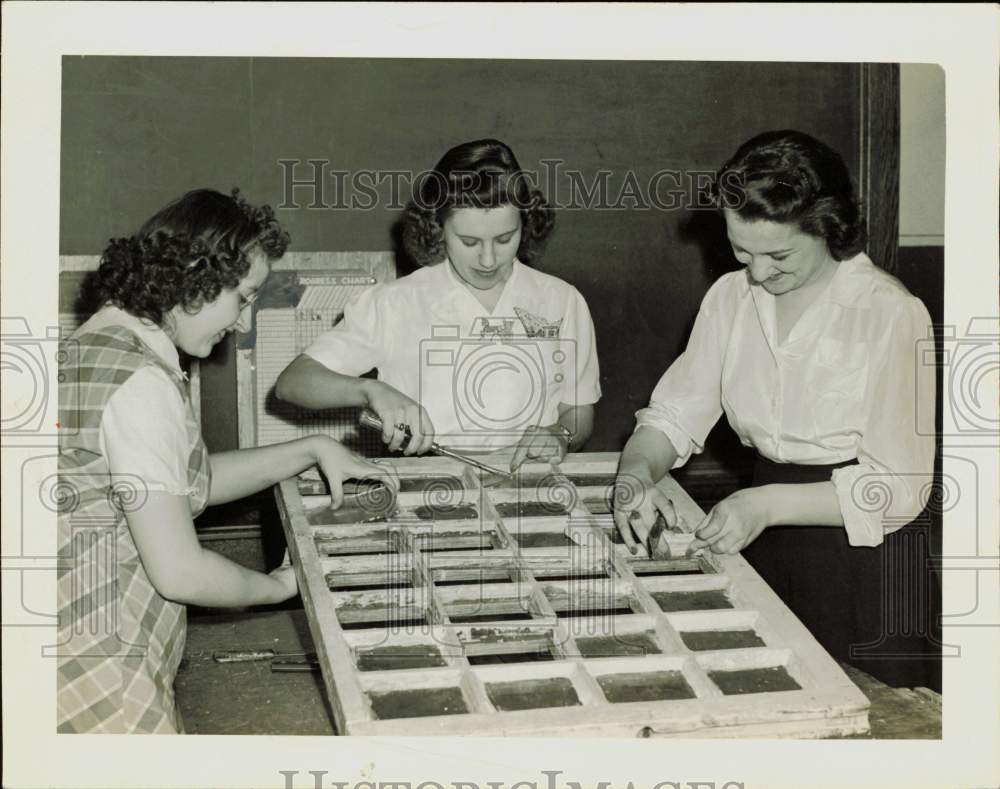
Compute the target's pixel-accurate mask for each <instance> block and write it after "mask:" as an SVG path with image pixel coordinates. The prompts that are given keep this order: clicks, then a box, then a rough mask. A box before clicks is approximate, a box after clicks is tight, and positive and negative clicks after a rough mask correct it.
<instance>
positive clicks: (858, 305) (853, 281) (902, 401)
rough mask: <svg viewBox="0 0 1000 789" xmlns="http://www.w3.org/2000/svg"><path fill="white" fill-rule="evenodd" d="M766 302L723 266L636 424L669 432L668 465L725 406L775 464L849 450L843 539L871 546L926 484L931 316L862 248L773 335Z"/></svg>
mask: <svg viewBox="0 0 1000 789" xmlns="http://www.w3.org/2000/svg"><path fill="white" fill-rule="evenodd" d="M774 298H775V297H774V296H773V295H771V294H769V293H768V292H767V291H765V290H764V289H763V288H761V287H759V286H751V284H750V280H749V278H748V277H747V275H746V271H745V270H740V271H734V272H731V273H729V274H726V275H724V276H722V277H721V278H720V279H719V280H718V281H717V282H716V283H715V284H714V285H713V286H712V287H711V288H710V289H709V291H708V293H707V294H706V295H705V298H704V300H703V302H702V304H701V308H700V310H699V312H698V316H697V319H696V320H695V324H694V328H693V330H692V332H691V338H690V340H689V341H688V345H687V348H686V349H685V351H684V353H682V354H681V355H680V356H679V357H678V358H677V359H676V360H675V361H674V363H673V364H672V365H671V366H670V368H669V369H668V370H667V371H666V372H665V373H664V374H663V377H662V378H661V379H660V381H659V383H658V384H657V386H656V388H655V390H654V391H653V395H652V398H651V402H650V405H649V407H648V408H644V409H642V410H641V411H639V412H638V413H637V414H636V417H637V420H638V426H643V425H646V426H649V427H654V428H656V429H658V430H660V431H661V432H663V433H664V434H665V435H666V436H667V438H668V439H669V440H670V442H671V444H673V446H674V447H675V449H676V450H677V453H678V455H679V458H678V460H677V463H676V464H675V466H674V467H675V468H677V467H679V466H682V465H683V464H684V463H686V462H687V461H688V459H689V458H690V457H691V455H692V454H697V453H699V452H701V451H702V449H703V448H704V442H705V437H706V436H707V435H708V433H709V431H710V430H711V429H712V427H713V425H714V424H715V423H716V421H717V420H718V418H719V416H721V414H722V412H723V411H725V413H726V416H727V418H728V420H729V424H730V425H731V426H732V428H733V429H734V430H735V431H736V433H737V435H739V438H740V441H742V443H743V444H744V445H746V446H751V447H754V448H755V449H756V450H757V451H758V452H759V453H760V454H761V455H763V456H764V457H765V458H768V459H770V460H772V461H775V462H778V463H797V464H803V465H825V464H834V463H839V462H842V461H845V460H851V459H853V458H857V459H858V465H854V466H847V467H845V468H841V469H837V470H835V471H834V472H833V474H832V481H833V483H834V486H835V487H836V491H837V497H838V499H839V502H840V509H841V512H842V514H843V517H844V525H845V528H846V529H847V537H848V541H849V542H850V544H851V545H867V546H875V545H879V544H880V543H881V542H882V540H883V537H884V535H885V534H888V533H890V532H892V531H895V530H896V529H898V528H900V527H901V526H903V525H905V524H906V523H908V522H909V521H911V520H912V519H913V518H914V517H916V515H918V514H919V513H920V511H921V510H922V509H923V506H924V504H925V503H926V500H927V496H928V494H929V492H930V482H931V479H932V473H933V465H934V425H933V423H930V424H918V418H917V415H918V413H919V414H929V415H933V414H934V397H935V389H934V366H933V362H932V361H929V360H928V358H927V356H926V355H925V354H924V353H923V351H924V349H925V348H927V347H929V348H931V349H933V334H932V330H931V320H930V316H929V315H928V313H927V309H926V308H925V307H924V305H923V303H922V302H921V301H920V300H919V299H917V298H916V297H914V296H912V295H910V293H909V292H908V291H907V290H906V288H904V287H903V285H902V284H901V283H900V282H899V281H898V280H897V279H895V278H894V277H892V276H891V275H889V274H887V273H886V272H884V271H882V270H881V269H879V268H877V267H876V266H874V265H873V264H872V262H871V260H869V259H868V257H867V256H866V255H864V254H860V255H857V256H855V257H853V258H851V259H850V260H844V261H841V262H840V263H839V264H838V266H837V271H836V272H835V273H834V276H833V277H832V278H831V281H830V282H829V283H828V285H827V287H826V289H825V290H824V292H823V293H822V294H821V295H820V296H819V297H818V298H817V300H816V301H815V302H814V303H813V304H812V305H810V306H809V308H808V309H807V310H806V312H805V313H804V314H803V315H802V316H801V318H799V321H798V323H796V324H795V326H794V327H793V328H792V330H791V332H790V333H789V335H788V337H787V338H786V339H785V341H784V342H783V343H780V344H779V343H778V342H777V340H776V332H775V310H774ZM928 344H929V345H928ZM930 356H931V357H932V356H933V355H930ZM918 402H919V403H921V407H920V408H918V407H917V403H918ZM931 418H932V417H931ZM921 420H922V421H923V422H927V421H929V420H928V419H926V418H921Z"/></svg>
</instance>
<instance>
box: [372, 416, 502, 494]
mask: <svg viewBox="0 0 1000 789" xmlns="http://www.w3.org/2000/svg"><path fill="white" fill-rule="evenodd" d="M360 422H361V424H362V425H364V426H365V427H370V428H371V429H372V430H378V431H379V432H382V420H381V419H380V418H379V417H378V415H377V414H375V413H373V412H371V411H369V410H368V409H364V410H363V411H362V412H361V418H360ZM402 429H403V432H404V433H405V434H406V439H407V441H409V440H410V439H412V438H413V433H412V432H411V431H410V428H409V426H407V425H403V426H402ZM431 452H433V453H434V454H435V455H443V456H444V457H449V458H452V459H453V460H458V461H461V462H462V463H466V464H468V465H470V466H474V467H476V468H478V469H480V470H481V471H485V472H487V473H488V474H497V475H499V476H501V477H506V478H508V479H509V478H511V477H513V476H514V475H513V474H511V473H510V472H509V471H503V470H502V469H498V468H494V467H493V466H488V465H486V464H485V463H480V462H479V461H478V460H476V459H474V458H471V457H468V456H467V455H460V454H458V453H457V452H452V451H451V450H450V449H445V448H444V447H443V446H441V445H440V444H438V443H437V442H434V443H432V444H431Z"/></svg>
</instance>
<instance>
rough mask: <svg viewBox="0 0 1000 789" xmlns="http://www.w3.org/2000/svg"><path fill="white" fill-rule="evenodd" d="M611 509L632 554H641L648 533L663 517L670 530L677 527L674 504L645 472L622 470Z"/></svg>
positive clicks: (618, 477) (616, 483)
mask: <svg viewBox="0 0 1000 789" xmlns="http://www.w3.org/2000/svg"><path fill="white" fill-rule="evenodd" d="M612 506H613V508H614V519H615V526H617V527H618V532H619V533H620V534H621V536H622V540H624V541H625V545H626V546H627V547H628V549H629V551H630V552H631V553H633V554H635V553H638V550H639V545H646V542H647V541H648V539H649V530H650V529H652V528H653V524H654V523H655V522H656V519H657V518H658V517H660V516H661V515H662V516H663V519H664V521H666V524H667V527H668V528H675V527H676V526H677V525H678V516H677V511H676V510H675V508H674V505H673V502H671V501H670V499H669V498H667V495H666V494H665V493H664V492H663V491H662V490H660V489H659V488H658V487H656V484H655V483H654V482H653V480H652V479H651V478H650V477H649V475H647V474H643V473H642V472H630V471H622V470H619V472H618V476H617V478H616V479H615V487H614V500H613V502H612Z"/></svg>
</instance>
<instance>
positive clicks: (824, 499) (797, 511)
mask: <svg viewBox="0 0 1000 789" xmlns="http://www.w3.org/2000/svg"><path fill="white" fill-rule="evenodd" d="M754 490H757V491H759V494H758V495H760V496H762V497H763V498H764V501H765V502H766V508H767V512H768V515H767V521H768V525H769V526H792V525H795V524H805V525H809V526H843V525H844V516H843V514H842V513H841V511H840V501H839V500H838V499H837V489H836V488H835V487H834V485H833V483H832V482H804V483H797V484H784V485H763V486H761V487H759V488H755V489H754Z"/></svg>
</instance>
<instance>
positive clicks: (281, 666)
mask: <svg viewBox="0 0 1000 789" xmlns="http://www.w3.org/2000/svg"><path fill="white" fill-rule="evenodd" d="M271 671H272V672H274V673H275V674H288V673H293V672H296V673H297V672H300V671H320V666H319V658H317V657H316V656H315V655H313V656H312V657H306V658H304V659H300V660H272V661H271Z"/></svg>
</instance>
